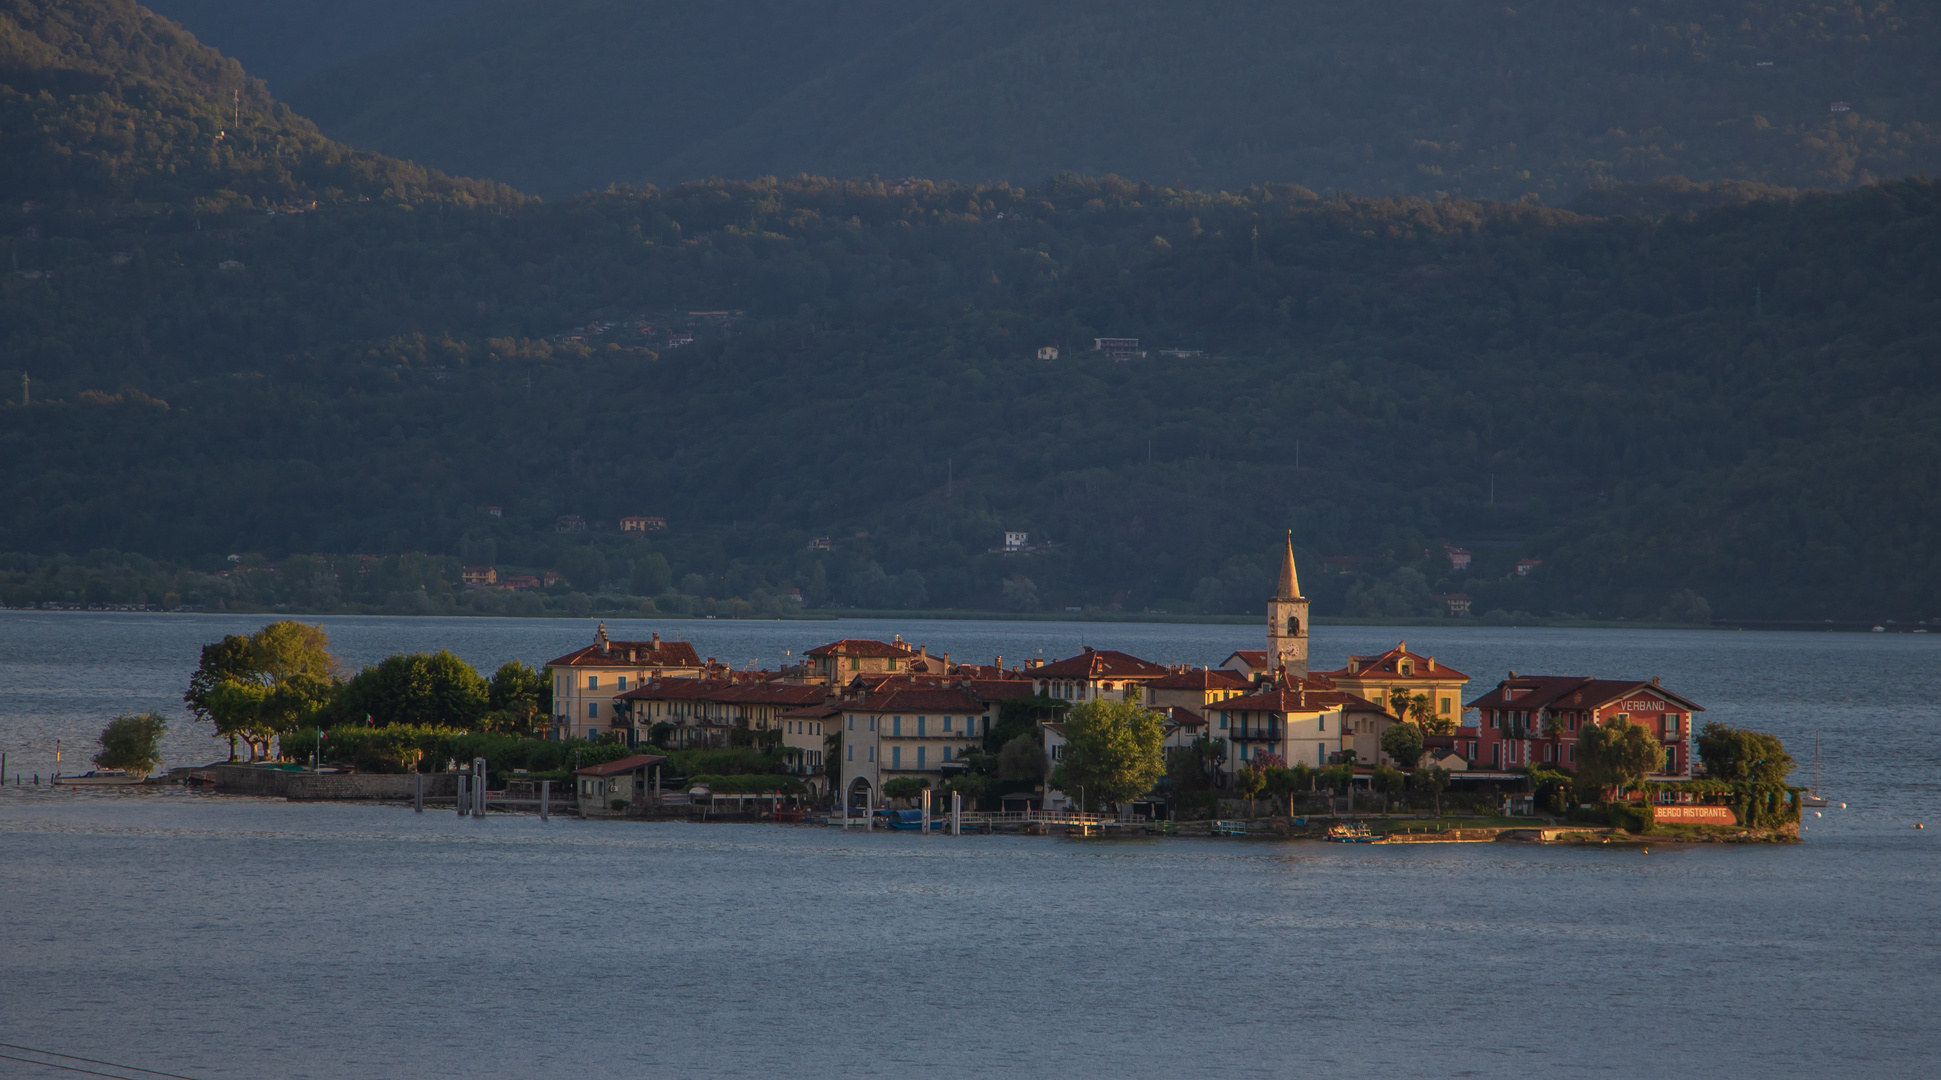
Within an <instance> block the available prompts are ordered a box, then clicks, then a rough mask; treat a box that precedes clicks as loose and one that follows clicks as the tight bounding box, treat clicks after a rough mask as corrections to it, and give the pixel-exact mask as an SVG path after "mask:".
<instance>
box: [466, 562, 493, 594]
mask: <svg viewBox="0 0 1941 1080" xmlns="http://www.w3.org/2000/svg"><path fill="white" fill-rule="evenodd" d="M458 575H459V577H460V578H461V579H463V580H464V582H465V587H466V588H468V589H482V588H484V587H486V586H487V585H497V584H498V583H499V572H498V571H497V570H495V569H493V568H492V567H490V566H467V567H463V568H461V569H460V570H459V572H458Z"/></svg>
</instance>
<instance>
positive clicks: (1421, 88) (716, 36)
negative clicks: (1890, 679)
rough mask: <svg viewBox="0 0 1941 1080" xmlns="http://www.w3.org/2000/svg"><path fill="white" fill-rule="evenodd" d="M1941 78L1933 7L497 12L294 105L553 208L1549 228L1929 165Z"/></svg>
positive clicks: (539, 3)
mask: <svg viewBox="0 0 1941 1080" xmlns="http://www.w3.org/2000/svg"><path fill="white" fill-rule="evenodd" d="M191 25H192V27H193V25H194V24H191ZM1937 55H1941V19H1938V18H1937V15H1936V13H1935V11H1934V9H1933V8H1932V6H1930V5H1920V4H1909V3H1905V2H1894V0H1887V2H1881V3H1869V4H1856V3H1847V2H1840V3H1828V4H1806V5H1773V4H1769V3H1764V2H1762V0H1638V2H1637V3H1625V4H1611V3H1604V2H1601V0H1557V2H1553V3H1547V4H1533V5H1520V4H1519V5H1512V6H1506V5H1503V4H1501V3H1493V2H1492V3H1479V2H1454V3H1436V4H1424V3H1419V2H1414V0H1369V2H1365V3H1356V4H1342V3H1332V2H1323V0H1210V2H1205V3H1192V4H1183V3H1177V2H1171V0H1111V2H1109V3H1108V2H1105V0H1070V2H1064V3H1055V4H1046V3H1040V2H1035V0H902V2H895V3H892V2H888V0H735V2H730V3H719V2H702V0H645V2H643V0H486V2H484V3H482V4H480V5H478V6H477V7H476V8H475V9H474V10H470V11H466V12H464V13H462V14H457V15H454V16H451V17H448V18H446V19H444V20H442V21H440V22H437V23H435V24H433V25H431V26H428V27H426V28H425V29H424V30H422V31H421V32H419V33H417V34H415V35H413V36H412V37H411V38H409V39H408V40H405V41H402V42H400V43H398V44H396V45H393V46H391V47H389V48H385V49H380V50H378V51H376V52H373V53H371V54H369V55H367V56H364V57H360V58H358V59H355V60H351V61H348V62H346V63H345V64H343V65H341V66H339V67H336V68H334V69H331V70H328V71H324V72H320V73H318V74H317V75H315V76H314V77H312V78H311V79H310V80H308V81H307V82H305V83H304V84H303V85H301V86H300V87H298V88H296V89H295V90H293V91H292V97H291V101H292V102H293V104H294V105H295V106H296V107H297V108H298V109H299V110H300V111H301V112H303V113H304V114H305V115H308V116H311V117H313V118H314V119H316V120H317V121H318V122H319V123H320V124H321V125H322V126H323V129H324V130H325V131H327V132H329V133H330V134H332V135H333V136H335V137H337V138H341V139H343V140H345V141H347V142H349V143H351V144H353V145H357V146H364V147H370V148H372V149H378V150H382V151H384V152H385V153H389V154H396V155H399V156H401V157H406V158H410V159H412V160H415V161H421V162H425V163H428V164H432V165H436V166H438V167H440V168H443V169H446V170H448V171H452V172H459V173H464V174H466V175H471V176H490V177H493V178H495V179H499V180H503V181H505V182H507V183H510V184H514V185H516V186H518V187H520V188H521V189H523V190H527V191H533V192H537V193H539V194H542V195H547V196H556V195H566V194H571V193H575V192H579V191H583V190H589V189H598V188H601V187H604V186H606V185H607V184H610V183H616V182H617V183H636V184H638V183H649V182H651V183H656V184H671V183H678V182H681V181H686V180H691V179H696V178H699V177H705V176H722V177H730V178H752V177H757V176H762V175H776V176H787V175H793V174H796V173H800V172H808V173H812V174H818V175H830V176H839V177H867V176H870V175H872V174H880V175H882V176H885V177H897V176H905V175H914V176H923V177H930V178H936V179H953V180H958V181H966V182H979V181H987V180H1006V181H1010V182H1013V183H1021V184H1026V185H1030V184H1035V183H1038V182H1040V181H1042V180H1043V179H1045V178H1046V177H1047V176H1049V175H1050V174H1052V173H1054V172H1057V171H1061V170H1073V171H1078V172H1081V173H1085V174H1090V175H1099V174H1107V173H1116V174H1118V175H1121V176H1125V177H1128V178H1132V179H1135V180H1139V181H1143V182H1148V183H1153V184H1162V185H1171V186H1175V187H1193V188H1208V187H1216V188H1230V189H1238V188H1245V187H1247V186H1248V185H1251V184H1255V183H1262V182H1269V181H1273V182H1285V183H1298V184H1302V185H1304V186H1306V187H1308V188H1311V189H1313V190H1316V191H1321V192H1324V193H1325V192H1327V191H1329V190H1331V189H1332V190H1343V191H1351V192H1357V193H1361V194H1369V195H1382V194H1411V195H1424V196H1434V195H1436V194H1437V193H1449V194H1453V195H1457V196H1463V197H1470V198H1492V199H1518V198H1522V197H1524V196H1526V195H1532V194H1534V195H1536V196H1539V197H1541V198H1542V199H1543V200H1544V201H1546V202H1548V203H1551V204H1559V203H1563V202H1566V201H1567V200H1569V199H1570V198H1571V197H1573V196H1574V195H1575V194H1576V193H1577V192H1579V191H1580V190H1582V189H1584V188H1586V187H1589V186H1593V185H1598V184H1604V183H1608V182H1613V181H1626V182H1639V181H1645V180H1650V179H1654V178H1656V177H1659V176H1665V175H1671V174H1683V175H1686V176H1689V177H1692V178H1694V179H1722V178H1733V179H1744V180H1753V181H1759V182H1763V183H1774V184H1780V185H1786V186H1795V187H1821V188H1840V187H1846V186H1850V185H1852V184H1855V183H1861V182H1865V181H1866V180H1867V179H1868V178H1869V177H1887V176H1899V175H1905V174H1908V173H1912V172H1916V171H1921V170H1930V171H1931V170H1933V169H1934V168H1935V167H1936V166H1937V164H1941V128H1937V125H1938V124H1941V113H1937V111H1936V110H1937V109H1941V65H1937V64H1936V63H1935V62H1934V58H1935V57H1936V56H1937ZM1836 103H1839V104H1843V105H1844V106H1846V110H1847V111H1842V112H1834V111H1832V110H1833V109H1834V108H1835V106H1836Z"/></svg>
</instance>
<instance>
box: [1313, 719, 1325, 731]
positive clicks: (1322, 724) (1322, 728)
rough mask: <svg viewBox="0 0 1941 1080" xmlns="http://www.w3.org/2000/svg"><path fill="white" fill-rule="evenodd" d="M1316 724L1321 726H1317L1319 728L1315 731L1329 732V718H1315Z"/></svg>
mask: <svg viewBox="0 0 1941 1080" xmlns="http://www.w3.org/2000/svg"><path fill="white" fill-rule="evenodd" d="M1314 722H1315V724H1317V725H1319V726H1317V727H1316V728H1315V729H1314V730H1316V731H1326V730H1328V718H1327V717H1325V716H1317V717H1315V718H1314Z"/></svg>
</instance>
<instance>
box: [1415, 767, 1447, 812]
mask: <svg viewBox="0 0 1941 1080" xmlns="http://www.w3.org/2000/svg"><path fill="white" fill-rule="evenodd" d="M1409 783H1410V784H1412V785H1414V787H1415V789H1416V790H1417V791H1429V792H1433V793H1434V794H1435V797H1436V816H1437V817H1441V816H1442V792H1443V790H1444V789H1446V788H1447V787H1448V786H1449V770H1448V769H1445V768H1443V767H1442V766H1440V765H1432V766H1430V767H1429V768H1426V769H1417V770H1415V775H1414V776H1412V777H1410V778H1409Z"/></svg>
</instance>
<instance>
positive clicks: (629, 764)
mask: <svg viewBox="0 0 1941 1080" xmlns="http://www.w3.org/2000/svg"><path fill="white" fill-rule="evenodd" d="M666 760H667V759H666V758H665V757H662V756H661V755H659V754H635V755H633V756H632V757H623V758H621V759H620V760H619V761H609V762H607V763H606V764H604V765H589V766H587V767H586V768H584V769H575V770H573V775H575V776H612V775H613V774H615V773H623V772H632V771H633V770H635V769H638V768H640V767H642V766H643V765H659V764H660V763H661V762H663V761H666Z"/></svg>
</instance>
